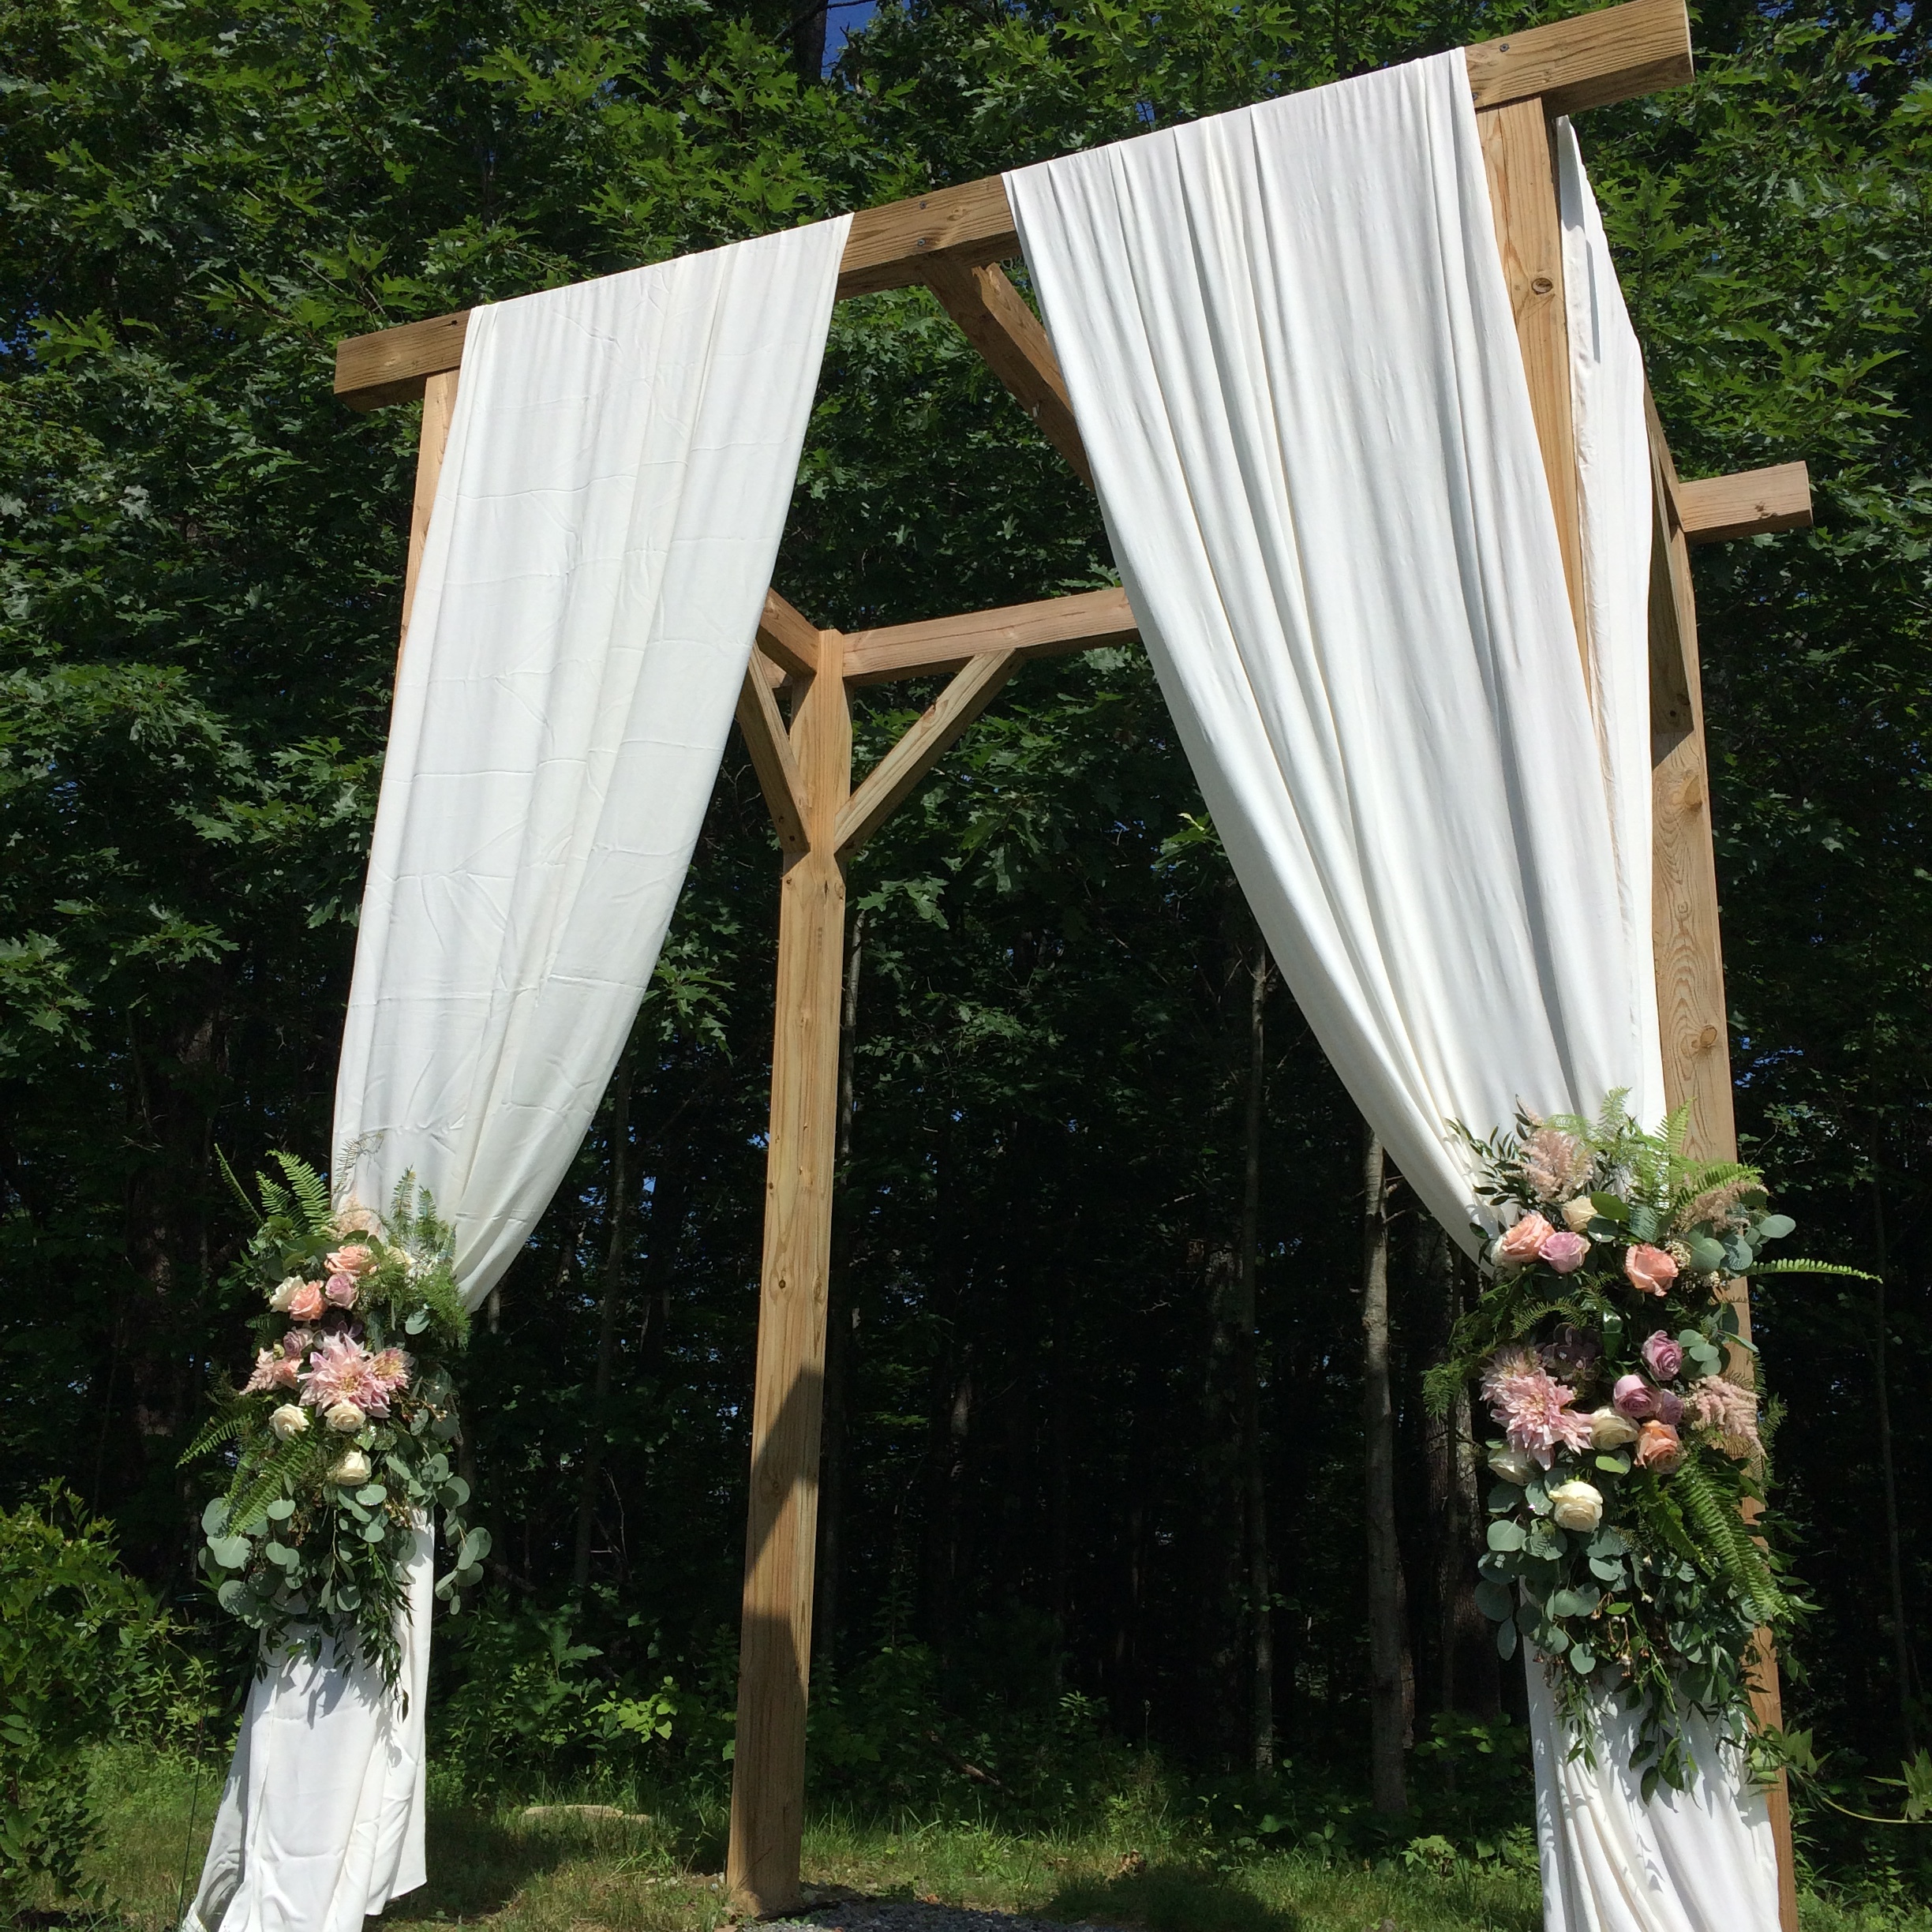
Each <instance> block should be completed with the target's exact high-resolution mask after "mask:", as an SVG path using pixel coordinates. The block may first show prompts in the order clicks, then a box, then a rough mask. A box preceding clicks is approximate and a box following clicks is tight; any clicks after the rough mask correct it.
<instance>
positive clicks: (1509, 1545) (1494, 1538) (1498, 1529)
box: [1488, 1522, 1525, 1550]
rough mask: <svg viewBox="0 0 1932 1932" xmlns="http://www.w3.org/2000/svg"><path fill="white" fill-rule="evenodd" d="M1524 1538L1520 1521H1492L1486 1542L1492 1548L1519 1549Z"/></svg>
mask: <svg viewBox="0 0 1932 1932" xmlns="http://www.w3.org/2000/svg"><path fill="white" fill-rule="evenodd" d="M1524 1540H1525V1539H1524V1537H1523V1528H1522V1524H1521V1523H1515V1522H1492V1524H1491V1525H1490V1526H1489V1535H1488V1544H1489V1547H1490V1548H1492V1550H1519V1549H1521V1548H1522V1546H1523V1542H1524Z"/></svg>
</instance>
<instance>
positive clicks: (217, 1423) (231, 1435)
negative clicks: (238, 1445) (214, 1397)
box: [174, 1410, 249, 1469]
mask: <svg viewBox="0 0 1932 1932" xmlns="http://www.w3.org/2000/svg"><path fill="white" fill-rule="evenodd" d="M248 1425H249V1419H248V1417H247V1415H246V1414H245V1413H243V1412H242V1411H241V1410H230V1413H227V1415H218V1416H216V1417H215V1418H214V1419H213V1420H212V1421H210V1422H208V1424H207V1425H204V1428H202V1430H201V1432H200V1434H199V1435H198V1436H196V1437H195V1439H194V1440H193V1442H191V1443H189V1445H188V1447H186V1448H185V1449H184V1450H183V1451H182V1452H181V1460H180V1461H179V1462H177V1463H176V1464H175V1465H174V1466H175V1467H176V1468H177V1469H185V1468H186V1467H187V1466H188V1465H189V1463H190V1462H200V1460H201V1458H202V1457H204V1455H208V1454H210V1453H211V1452H212V1451H215V1450H216V1449H219V1447H221V1446H222V1444H223V1443H229V1442H233V1441H234V1439H235V1438H236V1437H237V1436H239V1435H240V1434H241V1432H242V1431H243V1430H245V1428H247V1427H248Z"/></svg>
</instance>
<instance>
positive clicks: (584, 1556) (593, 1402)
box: [571, 1043, 632, 1590]
mask: <svg viewBox="0 0 1932 1932" xmlns="http://www.w3.org/2000/svg"><path fill="white" fill-rule="evenodd" d="M631 1065H632V1048H631V1045H630V1044H629V1043H626V1045H625V1047H624V1050H623V1054H622V1055H621V1057H620V1058H619V1060H618V1062H617V1071H616V1073H615V1075H613V1076H612V1080H611V1129H610V1184H609V1185H610V1192H609V1195H608V1201H609V1206H610V1220H609V1241H608V1245H607V1246H606V1248H605V1252H604V1275H603V1279H602V1280H601V1282H599V1283H598V1284H597V1286H598V1294H597V1370H596V1374H595V1379H594V1380H593V1382H592V1384H591V1391H590V1427H589V1428H587V1429H586V1431H585V1432H584V1451H583V1473H582V1481H581V1482H580V1483H579V1485H578V1491H577V1546H576V1549H575V1552H574V1554H573V1555H572V1557H571V1588H572V1589H577V1590H582V1589H585V1588H586V1587H587V1586H589V1584H590V1543H591V1539H592V1537H593V1535H594V1534H595V1533H596V1529H597V1485H598V1483H599V1482H600V1481H601V1480H602V1478H603V1474H604V1447H605V1443H604V1436H605V1428H606V1427H607V1426H608V1421H609V1415H608V1410H609V1406H610V1385H611V1372H612V1369H613V1368H615V1366H616V1359H617V1319H618V1316H619V1315H620V1313H621V1312H622V1310H623V1272H624V1245H625V1241H626V1237H627V1234H628V1232H629V1229H630V1220H631Z"/></svg>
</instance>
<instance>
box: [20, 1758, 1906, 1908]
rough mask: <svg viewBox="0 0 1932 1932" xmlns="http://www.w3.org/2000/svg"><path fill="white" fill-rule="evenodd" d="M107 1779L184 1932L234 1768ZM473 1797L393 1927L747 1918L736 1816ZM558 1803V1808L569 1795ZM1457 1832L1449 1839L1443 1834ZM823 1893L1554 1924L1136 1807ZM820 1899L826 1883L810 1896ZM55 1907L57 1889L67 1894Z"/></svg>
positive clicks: (864, 1844)
mask: <svg viewBox="0 0 1932 1932" xmlns="http://www.w3.org/2000/svg"><path fill="white" fill-rule="evenodd" d="M92 1780H93V1784H94V1788H95V1793H96V1795H97V1796H98V1798H99V1800H100V1802H101V1804H102V1807H103V1812H104V1814H105V1816H106V1818H107V1844H106V1846H105V1848H104V1850H103V1855H102V1856H101V1859H99V1863H98V1866H97V1869H98V1871H99V1876H100V1877H101V1878H103V1880H104V1881H106V1885H107V1893H108V1896H109V1897H110V1899H111V1900H113V1902H114V1907H115V1908H116V1909H115V1913H114V1918H115V1921H116V1922H117V1923H118V1925H119V1926H122V1927H125V1932H172V1928H173V1927H174V1926H175V1925H177V1924H178V1912H179V1908H180V1903H181V1900H182V1887H183V1884H184V1881H185V1884H186V1885H187V1886H188V1887H189V1889H192V1887H193V1884H194V1881H195V1878H196V1877H197V1874H198V1873H199V1872H200V1862H201V1855H202V1852H203V1851H204V1848H205V1847H206V1844H207V1841H208V1828H209V1824H210V1822H211V1819H212V1814H213V1811H214V1807H215V1803H216V1802H217V1800H218V1799H219V1796H220V1784H221V1780H220V1775H219V1770H218V1769H215V1768H214V1767H212V1766H207V1765H204V1766H203V1767H201V1768H200V1769H199V1770H198V1771H197V1768H196V1767H195V1765H193V1763H192V1762H189V1761H188V1760H185V1759H180V1758H167V1757H161V1756H156V1755H155V1754H152V1753H149V1752H144V1751H137V1750H130V1749H125V1748H113V1749H109V1750H103V1751H102V1752H101V1753H99V1754H98V1755H97V1757H96V1758H95V1761H94V1765H93V1771H92ZM589 1795H590V1797H591V1798H593V1799H598V1800H601V1802H602V1803H605V1804H606V1805H610V1804H612V1803H616V1805H617V1806H618V1807H620V1809H622V1810H624V1811H625V1812H627V1814H629V1815H625V1816H620V1817H601V1816H597V1815H594V1814H590V1813H586V1812H582V1811H572V1810H568V1809H562V1808H556V1807H555V1806H553V1807H552V1809H550V1810H549V1811H548V1812H546V1813H545V1814H540V1815H537V1816H526V1810H527V1807H526V1804H525V1803H524V1802H522V1800H518V1801H515V1802H507V1801H506V1802H495V1803H492V1802H489V1801H481V1800H477V1799H470V1798H466V1797H465V1796H464V1795H462V1793H461V1792H457V1791H455V1790H452V1789H451V1788H447V1785H445V1784H440V1783H438V1782H436V1781H435V1780H432V1788H431V1799H430V1809H429V1883H428V1885H425V1886H424V1887H423V1888H422V1889H421V1890H420V1891H417V1892H413V1893H409V1894H407V1895H406V1896H404V1897H402V1898H400V1899H398V1900H396V1901H395V1903H394V1904H392V1905H391V1907H390V1908H389V1910H388V1911H387V1912H386V1913H385V1914H384V1915H383V1920H382V1923H383V1924H384V1925H386V1926H394V1927H398V1928H400V1927H405V1926H409V1927H415V1926H438V1925H451V1924H470V1925H477V1924H485V1925H487V1926H489V1928H490V1932H715V1929H716V1928H719V1927H721V1926H727V1925H728V1924H729V1923H732V1914H731V1912H730V1911H729V1910H728V1907H727V1904H726V1902H725V1896H724V1893H723V1889H722V1885H721V1881H720V1880H719V1878H718V1876H717V1874H718V1872H719V1870H720V1868H721V1866H722V1865H723V1863H724V1833H725V1818H724V1814H723V1810H722V1807H720V1806H718V1805H717V1804H716V1803H691V1802H688V1801H685V1800H682V1799H680V1800H679V1801H677V1802H675V1803H671V1804H669V1805H666V1806H662V1807H660V1808H659V1809H657V1810H655V1811H653V1812H652V1813H651V1814H650V1815H648V1816H638V1815H637V1814H636V1807H635V1801H634V1800H629V1799H623V1798H622V1797H619V1798H617V1799H613V1798H612V1795H610V1794H608V1793H592V1794H589ZM560 1803H561V1801H560ZM1433 1842H1434V1843H1436V1844H1440V1840H1436V1841H1433ZM804 1869H805V1876H806V1878H807V1883H808V1885H810V1886H811V1887H814V1888H818V1890H819V1892H820V1893H825V1892H827V1891H829V1892H831V1893H834V1894H835V1895H837V1894H844V1893H860V1894H863V1895H865V1896H874V1897H894V1898H902V1899H923V1900H928V1901H930V1902H933V1903H935V1904H938V1903H943V1904H960V1905H971V1906H976V1907H979V1908H984V1909H991V1910H996V1911H1019V1912H1023V1913H1026V1914H1029V1915H1035V1916H1039V1917H1042V1918H1047V1919H1058V1920H1061V1921H1068V1922H1084V1923H1098V1924H1102V1925H1110V1926H1128V1927H1133V1928H1139V1929H1140V1932H1378V1928H1380V1927H1382V1926H1384V1924H1385V1923H1386V1924H1387V1926H1393V1927H1395V1929H1396V1932H1540V1928H1541V1924H1542V1911H1541V1901H1540V1898H1539V1894H1538V1889H1537V1881H1536V1875H1535V1872H1534V1870H1533V1868H1531V1867H1530V1866H1529V1863H1528V1861H1527V1860H1526V1859H1523V1858H1522V1856H1521V1855H1518V1857H1516V1858H1515V1859H1514V1860H1513V1861H1512V1860H1507V1859H1506V1860H1503V1861H1488V1862H1484V1863H1477V1862H1473V1861H1471V1860H1468V1859H1460V1858H1458V1857H1455V1855H1453V1854H1451V1852H1449V1851H1448V1849H1447V1847H1443V1848H1442V1850H1441V1852H1440V1855H1434V1856H1419V1857H1418V1858H1417V1860H1416V1861H1415V1862H1414V1863H1403V1862H1402V1860H1400V1859H1395V1860H1384V1861H1383V1862H1382V1863H1380V1864H1370V1863H1367V1862H1365V1861H1363V1860H1361V1859H1350V1858H1339V1857H1334V1856H1330V1855H1324V1853H1323V1852H1321V1851H1320V1849H1318V1848H1305V1849H1303V1850H1300V1851H1288V1852H1282V1851H1269V1850H1264V1849H1260V1848H1251V1847H1246V1846H1237V1847H1234V1848H1218V1847H1216V1846H1215V1845H1213V1844H1207V1843H1205V1842H1204V1841H1202V1840H1200V1839H1199V1837H1189V1836H1188V1835H1187V1834H1186V1833H1185V1832H1184V1831H1182V1830H1181V1829H1177V1828H1176V1827H1175V1826H1174V1825H1172V1824H1171V1823H1170V1822H1168V1821H1167V1820H1166V1818H1164V1817H1163V1815H1162V1814H1160V1813H1159V1811H1158V1810H1148V1809H1144V1808H1141V1809H1138V1810H1136V1809H1134V1808H1132V1807H1122V1808H1121V1809H1120V1810H1118V1814H1117V1815H1116V1816H1115V1817H1114V1818H1113V1820H1112V1821H1111V1822H1110V1824H1109V1825H1107V1826H1106V1828H1103V1829H1097V1830H1094V1831H1091V1832H1087V1833H1072V1834H1066V1835H1058V1834H1053V1833H1029V1834H1022V1833H1014V1832H1011V1831H1007V1830H1003V1829H1000V1828H998V1826H996V1825H992V1824H990V1823H987V1822H979V1823H975V1822H971V1821H959V1820H953V1821H949V1822H935V1821H925V1822H921V1821H918V1820H913V1819H903V1820H900V1821H899V1822H897V1824H894V1823H891V1822H880V1821H877V1820H874V1819H869V1818H860V1817H856V1816H852V1815H849V1814H832V1815H826V1816H820V1817H818V1818H816V1819H814V1822H812V1824H811V1827H810V1828H809V1829H808V1830H807V1834H806V1840H805V1857H804ZM808 1896H809V1895H808ZM50 1902H51V1901H50ZM1803 1925H1804V1932H1932V1911H1927V1910H1926V1909H1925V1908H1923V1907H1919V1906H1915V1905H1913V1904H1910V1903H1908V1902H1907V1901H1906V1900H1904V1899H1903V1898H1901V1897H1900V1896H1896V1891H1895V1890H1894V1893H1893V1896H1888V1895H1887V1889H1886V1888H1885V1885H1883V1883H1882V1881H1881V1882H1880V1883H1879V1884H1878V1886H1877V1888H1876V1889H1874V1892H1873V1893H1871V1894H1870V1895H1869V1896H1865V1897H1863V1898H1861V1899H1853V1898H1848V1897H1845V1896H1838V1895H1834V1894H1832V1893H1826V1892H1824V1891H1822V1890H1813V1891H1810V1892H1808V1893H1807V1895H1806V1896H1805V1898H1804V1900H1803Z"/></svg>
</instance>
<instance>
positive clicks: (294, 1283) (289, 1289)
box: [268, 1275, 308, 1315]
mask: <svg viewBox="0 0 1932 1932" xmlns="http://www.w3.org/2000/svg"><path fill="white" fill-rule="evenodd" d="M306 1286H308V1284H307V1283H306V1282H304V1281H303V1279H302V1278H301V1276H300V1275H284V1276H283V1279H282V1286H280V1287H279V1288H278V1289H276V1290H275V1293H274V1294H271V1296H270V1297H268V1305H269V1306H270V1307H271V1309H274V1310H275V1312H276V1313H277V1314H278V1315H286V1313H287V1312H288V1306H289V1303H290V1301H291V1300H292V1299H293V1298H294V1294H295V1291H296V1290H297V1289H298V1288H302V1287H306Z"/></svg>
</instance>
